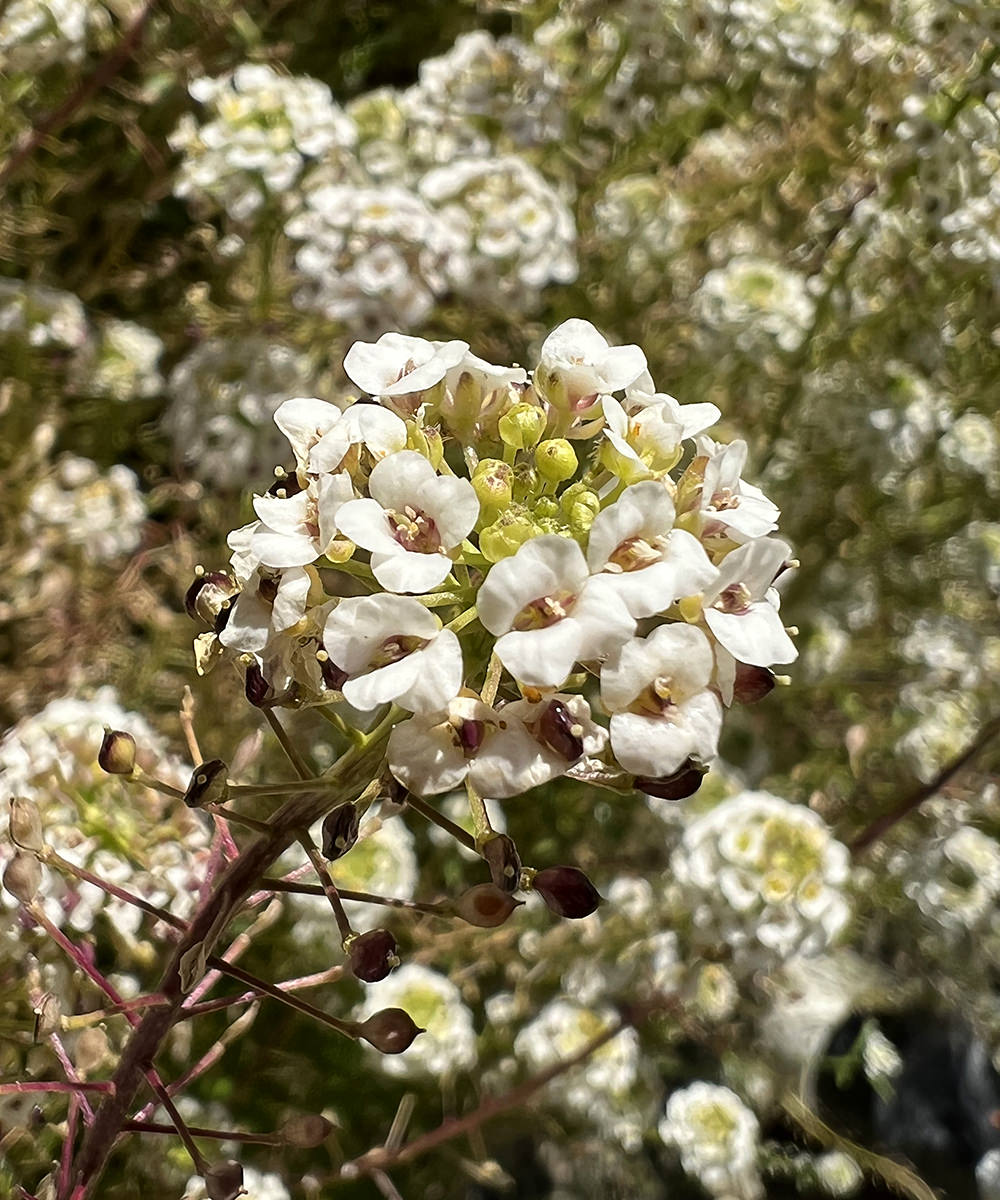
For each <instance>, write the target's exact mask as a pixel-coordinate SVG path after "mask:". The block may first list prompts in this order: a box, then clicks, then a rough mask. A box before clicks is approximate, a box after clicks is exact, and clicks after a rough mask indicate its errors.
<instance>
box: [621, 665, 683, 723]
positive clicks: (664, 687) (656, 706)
mask: <svg viewBox="0 0 1000 1200" xmlns="http://www.w3.org/2000/svg"><path fill="white" fill-rule="evenodd" d="M629 712H633V713H635V714H636V715H637V716H640V717H666V718H667V719H668V720H669V719H671V718H672V717H673V715H674V713H676V712H677V701H676V700H675V699H674V681H673V680H672V679H671V678H670V676H669V675H657V677H656V678H655V679H654V680H653V681H652V682H651V683H649V684H648V685H647V686H646V687H645V688H643V690H642V691H641V692H640V693H639V695H638V696H636V698H635V699H634V700H633V701H632V703H631V704H630V705H629Z"/></svg>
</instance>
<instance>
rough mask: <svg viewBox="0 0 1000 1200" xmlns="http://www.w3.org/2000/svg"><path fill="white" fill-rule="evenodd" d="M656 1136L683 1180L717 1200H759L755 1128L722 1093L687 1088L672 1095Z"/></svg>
mask: <svg viewBox="0 0 1000 1200" xmlns="http://www.w3.org/2000/svg"><path fill="white" fill-rule="evenodd" d="M659 1134H660V1137H661V1139H662V1140H663V1142H664V1143H665V1144H666V1145H668V1146H674V1147H676V1149H677V1152H678V1153H679V1155H680V1159H681V1166H682V1167H683V1168H684V1171H685V1172H686V1174H688V1175H690V1176H692V1177H693V1178H694V1179H697V1180H698V1182H699V1183H700V1184H701V1185H702V1187H703V1188H704V1189H705V1190H706V1191H707V1192H708V1193H709V1194H710V1195H712V1196H716V1197H718V1198H719V1200H760V1197H762V1196H763V1195H764V1189H763V1186H762V1185H761V1181H760V1174H759V1170H758V1166H757V1156H758V1153H759V1151H760V1126H759V1125H758V1123H757V1118H756V1117H755V1116H754V1114H753V1113H752V1112H751V1111H750V1109H749V1108H747V1106H746V1105H745V1104H744V1103H743V1101H742V1100H741V1099H740V1098H739V1096H737V1095H736V1093H735V1092H733V1091H731V1090H730V1089H729V1088H727V1087H719V1086H717V1085H715V1084H711V1083H700V1082H699V1083H692V1084H691V1085H690V1086H689V1087H686V1088H681V1089H679V1090H678V1091H675V1092H674V1093H672V1095H671V1097H670V1099H669V1100H668V1101H667V1111H666V1115H665V1116H664V1118H663V1120H661V1121H660V1125H659Z"/></svg>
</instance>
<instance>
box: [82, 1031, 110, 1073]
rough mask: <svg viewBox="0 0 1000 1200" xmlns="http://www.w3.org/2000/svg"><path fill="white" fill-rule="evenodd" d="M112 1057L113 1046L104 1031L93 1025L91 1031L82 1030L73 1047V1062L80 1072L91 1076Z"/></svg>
mask: <svg viewBox="0 0 1000 1200" xmlns="http://www.w3.org/2000/svg"><path fill="white" fill-rule="evenodd" d="M110 1056H111V1046H110V1044H109V1043H108V1035H107V1034H106V1033H105V1032H104V1030H103V1029H100V1028H99V1027H98V1026H96V1025H92V1026H91V1027H90V1029H84V1030H82V1032H81V1033H80V1035H79V1036H78V1037H77V1039H76V1045H75V1046H74V1047H73V1062H74V1064H75V1066H76V1069H77V1070H78V1071H80V1072H82V1073H83V1074H85V1075H89V1074H90V1072H91V1071H96V1070H97V1069H98V1067H100V1066H101V1065H102V1064H103V1063H105V1062H107V1061H108V1059H109V1057H110Z"/></svg>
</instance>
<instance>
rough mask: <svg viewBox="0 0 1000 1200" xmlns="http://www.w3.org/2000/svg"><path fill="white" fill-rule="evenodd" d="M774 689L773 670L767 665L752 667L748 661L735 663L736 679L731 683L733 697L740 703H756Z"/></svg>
mask: <svg viewBox="0 0 1000 1200" xmlns="http://www.w3.org/2000/svg"><path fill="white" fill-rule="evenodd" d="M772 691H774V672H773V671H769V670H768V669H767V667H752V666H750V664H749V663H741V662H738V663H737V664H736V679H735V681H734V683H733V699H734V700H738V701H739V703H740V704H756V703H757V701H758V700H763V699H764V697H765V696H766V695H768V694H769V693H770V692H772Z"/></svg>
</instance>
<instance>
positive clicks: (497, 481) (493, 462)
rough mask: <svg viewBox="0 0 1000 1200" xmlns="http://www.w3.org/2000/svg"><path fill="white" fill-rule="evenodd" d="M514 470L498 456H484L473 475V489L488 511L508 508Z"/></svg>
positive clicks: (484, 508)
mask: <svg viewBox="0 0 1000 1200" xmlns="http://www.w3.org/2000/svg"><path fill="white" fill-rule="evenodd" d="M513 479H514V472H513V471H512V470H511V469H510V467H509V466H508V465H507V464H506V463H505V462H501V461H500V459H498V458H484V459H483V460H482V461H481V462H480V463H479V466H478V467H476V469H475V471H474V472H473V475H472V489H473V491H474V492H475V493H476V496H477V498H478V500H479V503H480V506H481V507H482V509H483V511H484V512H486V513H490V512H493V513H496V512H498V511H500V510H502V509H505V508H507V506H508V505H509V504H510V502H511V497H512V495H513Z"/></svg>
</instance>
